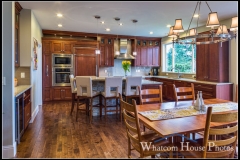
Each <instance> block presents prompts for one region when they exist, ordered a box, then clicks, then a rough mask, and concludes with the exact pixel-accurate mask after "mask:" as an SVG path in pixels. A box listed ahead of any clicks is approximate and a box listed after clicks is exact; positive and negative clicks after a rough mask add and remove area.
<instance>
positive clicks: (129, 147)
mask: <svg viewBox="0 0 240 160" xmlns="http://www.w3.org/2000/svg"><path fill="white" fill-rule="evenodd" d="M128 158H131V143H130V139H129V138H128Z"/></svg>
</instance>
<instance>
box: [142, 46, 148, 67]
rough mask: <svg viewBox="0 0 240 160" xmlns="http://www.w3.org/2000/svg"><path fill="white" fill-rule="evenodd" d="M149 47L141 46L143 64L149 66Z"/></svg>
mask: <svg viewBox="0 0 240 160" xmlns="http://www.w3.org/2000/svg"><path fill="white" fill-rule="evenodd" d="M147 62H148V61H147V47H141V66H147V65H148V64H147Z"/></svg>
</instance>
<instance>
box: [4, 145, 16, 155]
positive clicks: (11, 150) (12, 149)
mask: <svg viewBox="0 0 240 160" xmlns="http://www.w3.org/2000/svg"><path fill="white" fill-rule="evenodd" d="M2 147H3V148H2V158H14V157H15V155H16V153H17V143H16V142H14V143H13V145H9V146H2Z"/></svg>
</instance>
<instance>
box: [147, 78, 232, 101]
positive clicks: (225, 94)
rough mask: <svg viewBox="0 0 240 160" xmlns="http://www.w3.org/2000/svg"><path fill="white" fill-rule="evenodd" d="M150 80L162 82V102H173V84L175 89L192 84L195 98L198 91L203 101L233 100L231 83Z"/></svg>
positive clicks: (164, 79)
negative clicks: (216, 99) (200, 92)
mask: <svg viewBox="0 0 240 160" xmlns="http://www.w3.org/2000/svg"><path fill="white" fill-rule="evenodd" d="M151 80H155V81H158V82H163V85H162V86H163V91H162V94H163V99H164V100H170V101H172V100H174V92H173V86H172V84H175V85H176V87H190V86H191V83H193V84H194V92H195V96H197V92H198V91H202V94H203V99H211V98H219V99H225V100H229V101H232V100H233V84H231V83H221V84H208V82H206V83H199V82H191V81H182V80H172V79H166V78H154V79H152V78H151ZM195 98H196V97H195Z"/></svg>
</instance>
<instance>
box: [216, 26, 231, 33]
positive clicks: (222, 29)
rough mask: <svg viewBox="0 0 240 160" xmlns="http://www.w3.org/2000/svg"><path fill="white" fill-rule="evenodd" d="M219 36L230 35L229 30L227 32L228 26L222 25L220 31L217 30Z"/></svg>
mask: <svg viewBox="0 0 240 160" xmlns="http://www.w3.org/2000/svg"><path fill="white" fill-rule="evenodd" d="M216 34H217V35H220V34H229V33H228V30H227V26H225V25H220V26H219V27H218V30H217V33H216Z"/></svg>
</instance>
